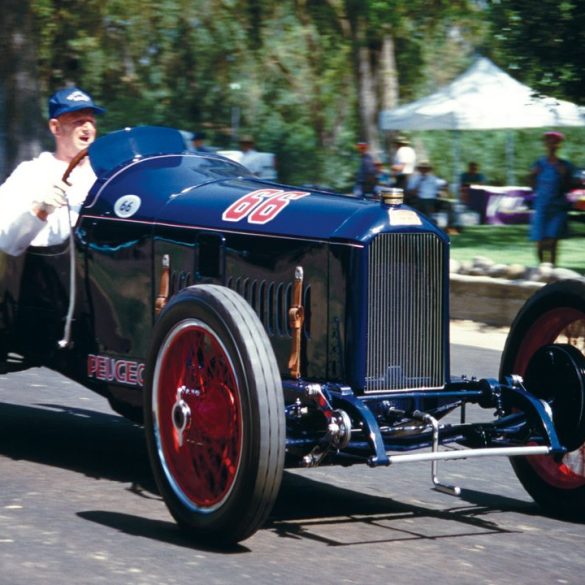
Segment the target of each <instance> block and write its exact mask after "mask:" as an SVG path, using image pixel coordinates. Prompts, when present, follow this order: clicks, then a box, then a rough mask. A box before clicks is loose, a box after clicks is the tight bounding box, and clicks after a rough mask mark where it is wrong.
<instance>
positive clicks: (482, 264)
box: [472, 256, 494, 272]
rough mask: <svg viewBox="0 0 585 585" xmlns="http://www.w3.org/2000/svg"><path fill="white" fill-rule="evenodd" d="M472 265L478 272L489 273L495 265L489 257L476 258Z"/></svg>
mask: <svg viewBox="0 0 585 585" xmlns="http://www.w3.org/2000/svg"><path fill="white" fill-rule="evenodd" d="M472 264H473V268H475V269H476V270H483V271H484V272H487V270H488V269H489V268H491V267H492V266H493V265H494V261H493V260H492V259H491V258H488V257H487V256H474V258H473V262H472Z"/></svg>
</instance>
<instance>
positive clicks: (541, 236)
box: [530, 132, 575, 266]
mask: <svg viewBox="0 0 585 585" xmlns="http://www.w3.org/2000/svg"><path fill="white" fill-rule="evenodd" d="M564 138H565V137H564V136H563V134H561V133H560V132H545V133H544V135H543V140H544V145H545V148H546V155H545V156H542V157H541V158H539V159H538V160H537V161H536V162H535V163H534V165H533V166H532V169H531V172H530V184H531V187H532V189H533V193H534V213H533V216H532V222H531V226H530V239H531V240H532V241H535V242H536V252H537V256H538V261H539V262H541V263H542V262H550V264H552V265H553V266H554V265H555V264H556V261H557V248H558V241H559V239H560V238H563V237H565V236H566V233H567V217H568V209H569V204H568V202H567V199H566V194H567V192H568V191H569V190H570V188H571V182H572V177H573V173H574V170H575V168H574V166H573V165H572V164H571V163H570V162H569V161H567V160H564V159H561V158H559V156H558V154H557V152H558V150H559V148H560V146H561V144H562V142H563V140H564Z"/></svg>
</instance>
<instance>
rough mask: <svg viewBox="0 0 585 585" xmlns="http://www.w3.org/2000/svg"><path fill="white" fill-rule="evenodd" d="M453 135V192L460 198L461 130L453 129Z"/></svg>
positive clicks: (455, 196)
mask: <svg viewBox="0 0 585 585" xmlns="http://www.w3.org/2000/svg"><path fill="white" fill-rule="evenodd" d="M451 135H452V137H453V182H452V183H451V193H452V194H453V197H454V199H457V200H458V199H459V177H460V175H461V171H460V168H461V144H460V141H461V131H460V130H452V131H451Z"/></svg>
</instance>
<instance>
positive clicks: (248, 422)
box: [144, 285, 285, 545]
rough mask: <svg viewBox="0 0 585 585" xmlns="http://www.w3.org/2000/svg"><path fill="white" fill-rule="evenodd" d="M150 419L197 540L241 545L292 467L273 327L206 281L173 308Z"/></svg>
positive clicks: (149, 429)
mask: <svg viewBox="0 0 585 585" xmlns="http://www.w3.org/2000/svg"><path fill="white" fill-rule="evenodd" d="M144 419H145V429H146V437H147V445H148V452H149V457H150V461H151V465H152V469H153V472H154V476H155V479H156V482H157V485H158V488H159V490H160V492H161V495H162V496H163V498H164V500H165V503H166V504H167V506H168V508H169V510H170V512H171V514H172V515H173V517H174V518H175V519H176V520H177V522H178V523H179V524H180V525H181V526H182V527H183V528H185V529H187V530H188V531H189V533H190V534H191V535H192V536H193V537H194V538H195V539H197V540H200V541H203V542H206V543H214V544H221V545H226V544H233V543H236V542H239V541H241V540H244V539H245V538H247V537H249V536H251V535H252V534H253V533H254V532H255V531H256V530H257V529H258V528H259V527H260V526H261V525H262V524H263V523H264V521H265V520H266V518H267V516H268V514H269V513H270V510H271V509H272V506H273V503H274V500H275V499H276V496H277V493H278V490H279V487H280V482H281V479H282V473H283V467H284V448H285V422H284V399H283V392H282V384H281V380H280V375H279V371H278V366H277V364H276V359H275V357H274V352H273V351H272V347H271V345H270V342H269V340H268V337H267V335H266V332H265V331H264V328H263V326H262V324H261V322H260V320H259V319H258V317H257V316H256V314H255V313H254V311H253V310H252V308H251V307H250V306H249V305H248V304H247V303H246V301H245V300H244V299H243V298H242V297H241V296H240V295H238V294H237V293H235V292H234V291H232V290H230V289H227V288H225V287H221V286H215V285H201V286H195V287H189V288H187V289H184V290H183V291H181V292H180V293H179V294H178V295H176V297H174V298H173V299H172V300H171V302H170V303H169V304H168V305H167V307H165V309H164V311H163V312H162V313H161V315H160V318H159V321H158V323H157V325H156V327H155V332H154V337H153V344H152V349H151V352H150V356H149V359H148V362H147V372H146V378H145V409H144Z"/></svg>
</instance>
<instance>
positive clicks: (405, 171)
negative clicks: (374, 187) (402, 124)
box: [392, 134, 416, 190]
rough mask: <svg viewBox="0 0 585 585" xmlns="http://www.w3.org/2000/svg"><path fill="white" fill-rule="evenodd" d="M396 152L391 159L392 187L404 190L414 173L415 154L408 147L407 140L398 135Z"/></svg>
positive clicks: (395, 142) (395, 141)
mask: <svg viewBox="0 0 585 585" xmlns="http://www.w3.org/2000/svg"><path fill="white" fill-rule="evenodd" d="M394 144H395V145H396V152H395V153H394V158H393V159H392V175H393V176H394V186H395V187H397V188H399V189H404V190H406V189H407V188H408V180H409V178H410V176H411V175H412V173H414V169H415V165H416V152H415V150H414V148H412V146H411V145H410V141H409V140H408V138H407V137H406V136H404V135H402V134H399V135H398V136H397V137H396V138H395V140H394Z"/></svg>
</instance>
